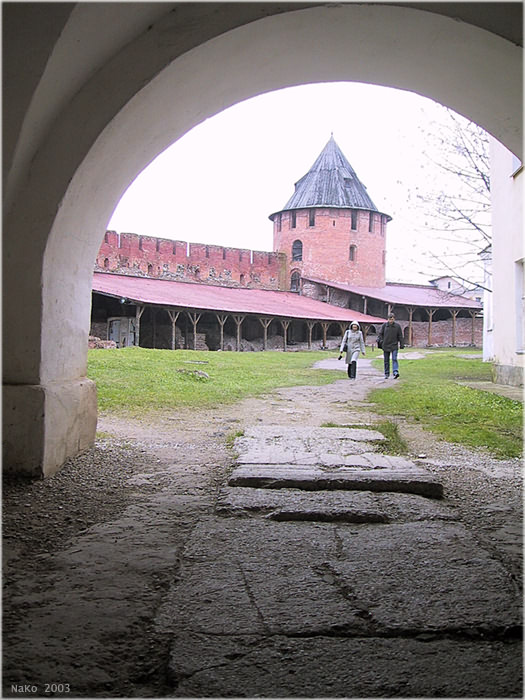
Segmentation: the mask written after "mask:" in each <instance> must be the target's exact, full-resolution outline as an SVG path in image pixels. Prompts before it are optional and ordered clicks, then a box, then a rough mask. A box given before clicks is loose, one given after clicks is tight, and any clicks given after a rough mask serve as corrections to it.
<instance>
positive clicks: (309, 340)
mask: <svg viewBox="0 0 525 700" xmlns="http://www.w3.org/2000/svg"><path fill="white" fill-rule="evenodd" d="M316 323H317V321H307V322H306V325H307V327H308V350H311V349H312V331H313V328H314V326H315V324H316Z"/></svg>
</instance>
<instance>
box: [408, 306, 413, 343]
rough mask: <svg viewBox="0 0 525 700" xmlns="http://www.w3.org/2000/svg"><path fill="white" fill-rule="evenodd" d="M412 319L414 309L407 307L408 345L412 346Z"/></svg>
mask: <svg viewBox="0 0 525 700" xmlns="http://www.w3.org/2000/svg"><path fill="white" fill-rule="evenodd" d="M413 317H414V307H413V306H409V307H408V344H409V345H414V329H413V327H412V319H413Z"/></svg>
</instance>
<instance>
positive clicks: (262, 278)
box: [95, 231, 287, 290]
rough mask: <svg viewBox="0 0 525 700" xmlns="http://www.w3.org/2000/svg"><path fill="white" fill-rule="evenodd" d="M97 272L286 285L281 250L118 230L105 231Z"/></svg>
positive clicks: (259, 286)
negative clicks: (240, 246) (156, 236)
mask: <svg viewBox="0 0 525 700" xmlns="http://www.w3.org/2000/svg"><path fill="white" fill-rule="evenodd" d="M95 271H96V272H113V273H118V274H123V275H135V276H139V277H152V278H155V279H164V280H175V281H178V282H203V283H207V284H216V285H219V286H226V287H248V288H252V289H277V290H283V289H286V284H287V280H286V258H285V255H284V254H283V253H274V252H266V251H261V250H249V249H247V248H229V247H226V246H219V245H207V244H205V243H188V242H187V241H172V240H169V239H166V238H154V237H153V236H140V235H138V234H136V233H117V232H116V231H106V233H105V235H104V240H103V242H102V245H101V246H100V249H99V252H98V254H97V259H96V262H95Z"/></svg>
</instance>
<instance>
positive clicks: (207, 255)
mask: <svg viewBox="0 0 525 700" xmlns="http://www.w3.org/2000/svg"><path fill="white" fill-rule="evenodd" d="M206 257H207V258H209V257H210V247H209V246H206Z"/></svg>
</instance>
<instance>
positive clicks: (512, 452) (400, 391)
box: [369, 349, 523, 458]
mask: <svg viewBox="0 0 525 700" xmlns="http://www.w3.org/2000/svg"><path fill="white" fill-rule="evenodd" d="M469 354H472V355H475V354H478V355H479V351H477V353H476V352H475V351H468V350H464V349H461V350H460V349H454V350H451V349H442V350H437V351H435V352H434V351H432V352H431V353H429V354H428V355H427V356H426V357H424V358H423V359H419V360H410V359H402V360H400V361H399V371H400V374H401V379H400V380H399V382H398V383H396V384H395V385H392V384H389V386H388V388H385V389H375V390H373V391H372V393H371V394H370V396H369V399H370V401H371V402H372V403H374V404H375V410H376V411H377V412H378V413H381V414H386V415H390V416H404V417H408V418H411V419H413V420H415V421H418V422H420V423H421V425H422V426H423V427H424V428H426V429H428V430H431V431H432V432H433V433H435V434H437V435H440V436H442V437H443V438H444V439H445V440H447V441H449V442H458V443H462V444H464V445H467V446H471V447H486V448H487V449H488V450H489V451H490V452H491V453H492V454H494V455H495V456H496V457H502V458H503V457H519V456H521V455H522V453H523V405H522V404H521V402H519V401H513V400H511V399H507V398H504V397H502V396H498V395H497V394H491V393H489V392H486V391H480V390H477V389H472V388H469V387H466V386H462V385H461V384H458V383H457V382H458V381H472V382H476V381H491V365H490V363H486V362H482V361H481V359H480V358H476V357H472V358H468V357H466V355H469ZM373 364H374V366H375V367H376V368H377V369H379V370H382V366H383V363H382V359H375V360H374V362H373Z"/></svg>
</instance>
